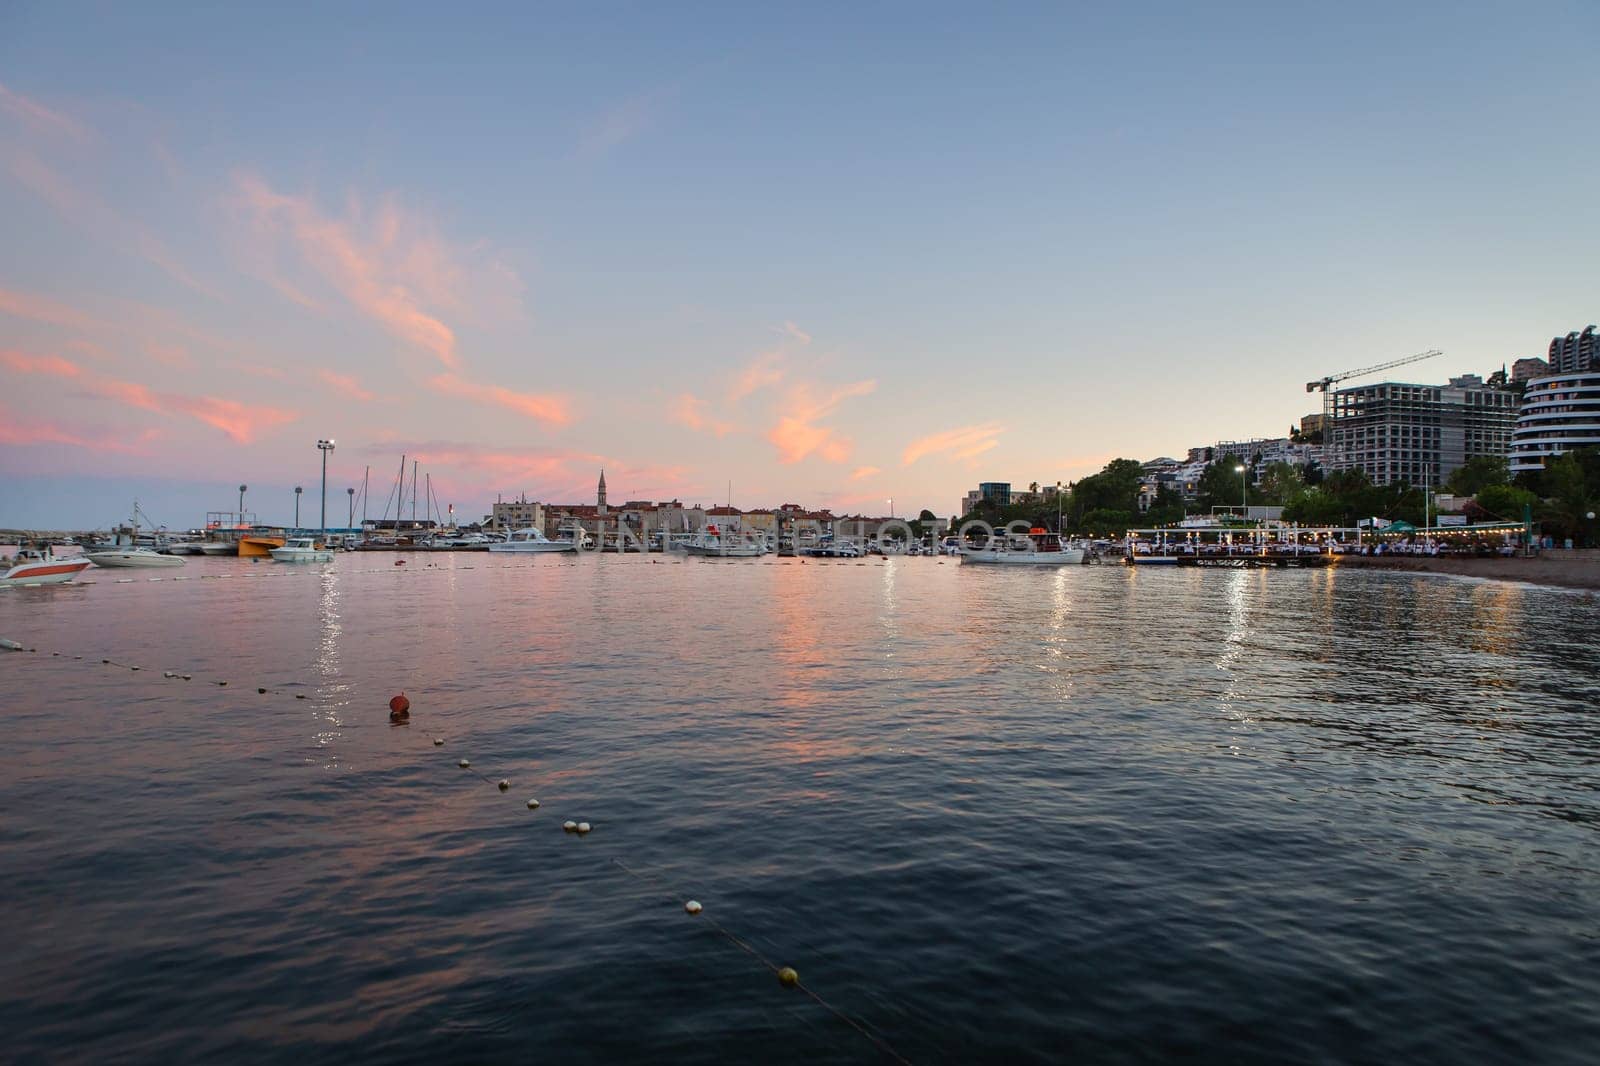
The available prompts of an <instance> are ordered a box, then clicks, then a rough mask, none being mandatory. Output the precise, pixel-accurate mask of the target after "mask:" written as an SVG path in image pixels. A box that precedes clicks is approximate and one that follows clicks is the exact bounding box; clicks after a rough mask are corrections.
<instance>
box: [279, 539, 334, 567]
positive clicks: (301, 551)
mask: <svg viewBox="0 0 1600 1066" xmlns="http://www.w3.org/2000/svg"><path fill="white" fill-rule="evenodd" d="M272 558H273V560H274V561H276V562H280V563H331V562H333V549H332V548H319V547H318V546H317V542H316V540H314V539H313V538H311V537H290V538H289V542H288V543H287V544H285V545H284V546H283V547H281V548H273V549H272Z"/></svg>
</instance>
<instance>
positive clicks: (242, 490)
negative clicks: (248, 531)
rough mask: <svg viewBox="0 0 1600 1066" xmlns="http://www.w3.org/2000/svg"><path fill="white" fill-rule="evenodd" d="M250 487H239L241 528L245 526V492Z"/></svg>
mask: <svg viewBox="0 0 1600 1066" xmlns="http://www.w3.org/2000/svg"><path fill="white" fill-rule="evenodd" d="M249 487H250V486H249V485H240V486H239V524H240V525H241V526H242V525H244V490H245V489H247V488H249Z"/></svg>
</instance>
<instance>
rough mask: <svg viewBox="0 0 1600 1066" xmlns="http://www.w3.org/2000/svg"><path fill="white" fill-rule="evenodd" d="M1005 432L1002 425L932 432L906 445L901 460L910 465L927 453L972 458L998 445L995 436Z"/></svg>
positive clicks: (963, 427)
mask: <svg viewBox="0 0 1600 1066" xmlns="http://www.w3.org/2000/svg"><path fill="white" fill-rule="evenodd" d="M1004 432H1005V427H1004V426H997V425H977V426H962V427H961V428H959V429H947V430H945V431H944V432H943V433H933V434H930V435H928V436H926V437H921V438H919V439H917V440H914V441H912V442H911V443H910V444H908V445H906V450H905V453H904V454H903V455H902V456H901V461H902V462H904V463H905V465H906V466H910V465H911V464H912V463H914V462H916V461H917V460H918V459H921V458H923V457H925V456H929V455H949V456H950V457H951V458H954V459H972V458H975V457H976V456H979V455H982V454H983V453H984V452H986V451H989V450H990V449H991V448H994V447H996V446H998V445H999V443H1000V442H999V440H997V439H996V438H997V437H999V435H1000V434H1002V433H1004Z"/></svg>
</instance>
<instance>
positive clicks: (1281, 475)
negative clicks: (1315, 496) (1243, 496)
mask: <svg viewBox="0 0 1600 1066" xmlns="http://www.w3.org/2000/svg"><path fill="white" fill-rule="evenodd" d="M1304 484H1305V483H1304V482H1303V481H1301V479H1300V470H1299V468H1298V467H1296V466H1295V465H1294V464H1293V463H1272V464H1270V465H1268V466H1267V468H1266V469H1265V470H1263V471H1261V477H1260V480H1259V481H1258V482H1257V485H1258V486H1259V488H1260V491H1261V498H1262V499H1264V500H1266V502H1267V503H1270V504H1287V503H1288V502H1289V501H1290V500H1291V499H1293V498H1294V497H1295V496H1296V495H1297V494H1298V493H1299V492H1300V490H1301V489H1302V488H1303V487H1304Z"/></svg>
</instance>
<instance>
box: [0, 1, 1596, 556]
mask: <svg viewBox="0 0 1600 1066" xmlns="http://www.w3.org/2000/svg"><path fill="white" fill-rule="evenodd" d="M1125 7H1126V8H1127V10H1123V8H1125ZM1597 33H1600V6H1597V5H1595V4H1594V3H1593V2H1592V0H1581V2H1574V3H1567V4H1560V3H1552V4H1542V3H1532V4H1524V5H1510V4H1493V5H1477V4H1471V3H1465V4H1441V5H1427V4H1409V5H1394V4H1337V5H1330V4H1324V5H1304V4H1281V3H1262V4H1223V5H1194V4H1161V3H1155V4H1140V5H1112V4H1095V5H1088V4H1084V5H1076V4H1067V3H1056V4H1041V5H1018V4H1008V5H996V6H994V7H991V6H990V5H973V4H961V5H954V4H952V5H943V4H893V5H861V4H848V5H847V4H837V5H835V4H796V5H777V4H729V5H726V6H720V5H709V4H685V5H675V4H640V5H637V6H628V5H577V4H564V5H547V6H535V5H527V4H515V5H506V6H503V7H495V6H490V5H483V4H460V5H449V6H441V5H436V4H435V5H416V6H411V5H387V4H386V5H377V4H373V5H353V4H341V5H312V6H307V7H299V8H296V7H294V6H292V5H253V6H252V5H215V6H214V8H213V7H210V6H202V7H197V8H196V9H195V10H192V11H189V12H186V13H179V12H178V11H177V8H176V5H167V4H157V5H143V4H113V5H106V6H103V7H100V6H93V5H69V4H59V3H18V2H15V0H13V2H10V3H5V4H0V526H15V525H22V526H36V527H37V526H47V527H94V526H104V525H108V524H110V523H112V522H115V521H117V520H119V519H121V518H124V517H126V515H127V514H128V512H129V509H130V505H131V502H132V500H133V499H134V498H135V497H136V496H137V497H138V498H139V500H140V501H141V504H142V505H143V507H144V509H145V510H146V511H148V512H149V513H150V514H151V515H152V516H153V517H154V518H155V519H156V520H158V521H160V522H163V523H166V524H168V525H171V526H174V527H184V526H191V525H197V524H199V523H200V521H201V520H202V518H203V513H204V511H206V510H208V509H224V508H227V507H231V506H232V505H233V504H234V502H236V492H235V490H234V486H236V485H237V484H238V483H239V482H248V483H249V484H250V485H251V492H250V499H249V501H248V502H249V505H250V506H251V508H252V509H254V510H256V511H257V512H259V513H260V515H261V516H262V518H264V519H266V520H270V521H280V522H281V521H286V520H288V519H289V518H290V516H291V514H292V510H293V496H292V486H293V485H295V484H303V485H304V486H305V487H306V490H307V497H306V502H307V505H308V506H310V507H311V508H312V512H311V513H312V516H313V517H314V514H315V503H314V499H315V493H316V490H317V478H318V460H319V456H318V452H317V449H316V441H317V439H318V438H319V437H332V438H336V439H337V441H338V449H337V451H336V452H335V453H334V455H333V459H332V464H331V466H330V477H329V487H330V501H333V499H334V497H335V496H336V497H337V500H336V502H330V513H331V514H332V513H336V514H337V516H338V517H339V518H340V519H341V520H342V518H343V514H344V506H345V494H344V489H345V487H346V486H349V485H359V484H360V481H361V477H362V471H363V469H364V468H365V467H366V466H367V465H368V464H371V466H372V468H373V475H372V477H373V482H374V485H373V490H372V496H373V503H372V507H371V508H370V513H371V514H373V515H374V516H376V514H377V513H378V512H379V511H381V510H382V506H383V501H384V496H385V495H386V493H387V491H388V486H389V485H390V484H391V483H392V481H393V478H394V473H395V469H396V467H397V466H398V464H399V460H400V456H401V454H402V453H404V454H406V455H408V456H412V457H415V458H418V459H420V460H421V462H422V465H423V469H424V470H426V471H429V472H431V473H432V475H433V478H434V484H435V487H436V492H437V494H438V496H439V499H440V502H441V503H453V504H455V505H456V507H457V510H458V512H461V513H464V514H466V515H468V516H470V517H477V516H480V515H482V514H483V513H485V512H486V510H487V508H488V505H489V504H490V503H492V502H493V500H494V499H495V496H496V494H497V493H501V494H505V495H506V496H513V495H516V494H519V493H526V494H527V495H528V496H529V498H532V499H543V500H555V501H571V500H588V499H591V498H592V495H593V488H594V481H595V477H596V475H597V474H598V472H599V470H600V468H601V467H602V466H603V467H604V468H605V470H606V477H607V481H608V483H609V486H610V490H611V497H612V500H613V502H616V501H620V500H622V499H626V498H656V499H668V498H672V497H678V498H680V499H683V500H685V501H687V502H705V503H707V504H710V503H719V502H722V499H723V497H724V495H725V494H726V492H727V485H728V483H729V482H731V483H732V486H733V502H734V503H735V504H738V505H742V506H745V507H755V506H773V505H777V504H781V503H784V502H790V501H792V502H797V503H801V504H805V505H808V506H819V507H820V506H829V507H832V508H833V509H835V510H836V511H840V510H848V511H852V512H854V511H867V512H869V513H883V512H884V511H886V510H887V507H888V505H887V503H886V501H887V500H888V499H889V498H891V497H892V498H893V499H894V501H895V510H896V513H904V512H908V511H909V512H911V513H915V511H916V510H917V509H919V508H923V507H927V508H930V509H932V510H933V511H935V512H936V513H938V514H940V515H946V514H949V513H950V512H951V511H952V509H953V508H954V507H955V505H956V503H957V501H958V500H959V498H960V496H961V494H962V493H963V492H965V491H966V490H967V489H968V488H971V487H973V486H974V485H975V484H976V483H977V482H978V481H980V480H1009V481H1012V482H1014V483H1021V484H1026V483H1027V482H1029V481H1033V480H1037V481H1041V482H1053V481H1055V480H1057V479H1061V480H1067V479H1071V478H1075V477H1079V476H1081V475H1083V474H1085V473H1090V472H1092V471H1094V470H1096V469H1098V468H1099V467H1100V466H1101V465H1103V464H1104V463H1105V462H1106V461H1107V460H1108V459H1110V458H1113V457H1116V456H1129V457H1132V458H1139V459H1145V458H1151V457H1154V456H1157V455H1162V454H1181V453H1182V451H1183V449H1185V448H1187V447H1189V446H1191V445H1196V444H1205V443H1211V442H1214V441H1216V440H1218V439H1239V438H1245V437H1251V436H1272V435H1281V434H1282V433H1284V432H1285V431H1286V430H1287V428H1288V426H1289V424H1290V423H1291V422H1292V421H1297V420H1298V419H1299V417H1300V416H1301V415H1303V414H1305V413H1307V412H1309V411H1312V410H1316V409H1318V400H1317V398H1316V397H1312V396H1307V395H1306V393H1305V389H1304V384H1305V382H1306V381H1308V380H1310V379H1312V378H1314V377H1320V376H1321V375H1323V374H1326V373H1330V372H1335V371H1340V370H1344V369H1347V368H1351V367H1358V366H1362V365H1365V364H1369V363H1375V362H1379V361H1382V360H1385V359H1390V358H1395V357H1398V356H1403V355H1406V354H1408V353H1411V352H1415V351H1420V350H1423V349H1426V348H1441V349H1444V350H1445V352H1446V353H1447V357H1446V358H1444V359H1437V360H1434V361H1432V362H1431V363H1426V364H1422V367H1423V369H1420V370H1417V371H1415V372H1414V373H1413V374H1412V377H1413V378H1421V379H1429V380H1442V379H1443V378H1444V377H1445V376H1447V375H1449V374H1455V373H1461V372H1467V371H1473V372H1478V373H1485V374H1487V373H1488V372H1489V371H1491V370H1494V369H1497V368H1498V367H1500V366H1501V365H1502V364H1503V363H1506V362H1509V361H1510V360H1514V359H1516V358H1519V357H1523V356H1528V355H1542V354H1544V349H1545V347H1546V345H1547V344H1548V342H1549V339H1550V337H1551V335H1552V334H1555V333H1565V332H1566V331H1568V330H1571V329H1581V328H1582V327H1583V326H1584V325H1586V324H1587V323H1589V322H1592V321H1595V320H1596V318H1597V317H1600V260H1597V258H1596V251H1595V249H1596V247H1597V237H1600V195H1597V188H1600V179H1597V175H1600V137H1597V136H1596V133H1597V129H1600V127H1597V121H1596V116H1597V115H1600V63H1597V62H1596V61H1595V58H1594V41H1595V40H1596V39H1597ZM302 518H303V519H304V518H305V512H302Z"/></svg>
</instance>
